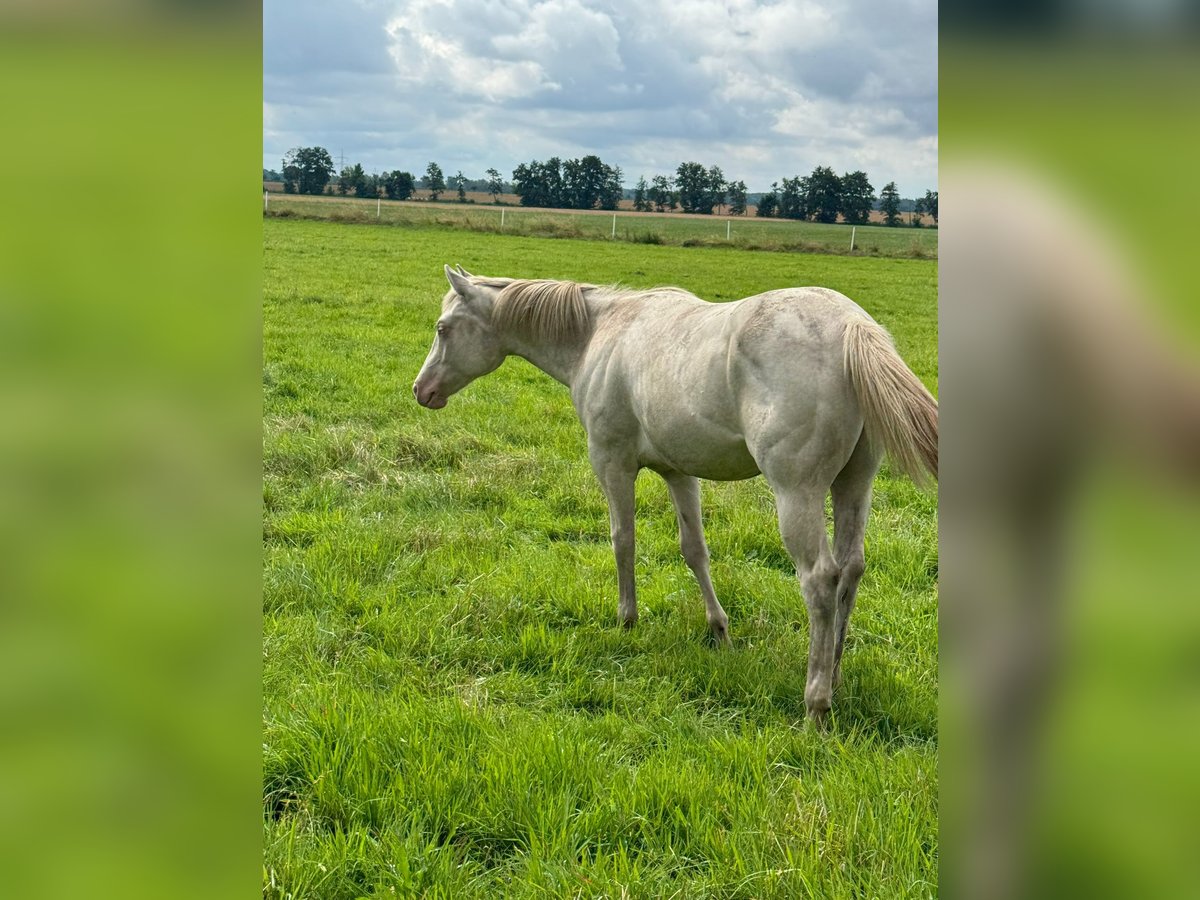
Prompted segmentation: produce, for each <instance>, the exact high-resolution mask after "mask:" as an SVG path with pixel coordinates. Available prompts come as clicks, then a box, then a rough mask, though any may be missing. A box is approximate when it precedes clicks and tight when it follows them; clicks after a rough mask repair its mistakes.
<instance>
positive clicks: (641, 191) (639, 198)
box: [633, 175, 650, 212]
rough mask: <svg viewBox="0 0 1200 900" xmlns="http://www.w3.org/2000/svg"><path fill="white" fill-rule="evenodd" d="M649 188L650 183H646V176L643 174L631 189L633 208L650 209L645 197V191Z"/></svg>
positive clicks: (647, 210) (644, 210)
mask: <svg viewBox="0 0 1200 900" xmlns="http://www.w3.org/2000/svg"><path fill="white" fill-rule="evenodd" d="M649 190H650V185H648V184H646V176H645V175H643V176H642V177H641V178H639V179H638V183H637V185H636V186H635V187H634V189H633V208H634V209H636V210H637V211H638V212H649V211H650V201H649V200H648V199H647V197H646V192H647V191H649Z"/></svg>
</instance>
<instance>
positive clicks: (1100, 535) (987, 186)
mask: <svg viewBox="0 0 1200 900" xmlns="http://www.w3.org/2000/svg"><path fill="white" fill-rule="evenodd" d="M1198 9H1200V7H1198V5H1197V4H1195V3H1190V2H1136V3H1135V2H1116V0H1105V2H1071V3H1049V4H1043V3H1039V4H1024V3H1017V4H1012V3H1006V4H999V3H981V4H967V3H960V4H947V3H943V4H942V5H941V7H940V11H939V15H940V28H939V40H940V53H939V65H940V72H939V85H940V132H941V134H940V141H941V146H940V154H939V181H940V182H941V184H940V196H941V198H942V199H943V200H944V201H945V204H944V208H943V211H942V222H941V224H942V228H941V245H940V259H941V265H940V273H939V288H940V290H939V319H940V341H939V347H940V372H939V379H940V383H941V385H942V392H941V401H942V404H943V407H944V409H943V411H944V412H945V413H946V416H945V417H944V418H943V419H942V459H943V468H942V479H941V482H940V490H939V499H940V518H939V530H940V534H941V587H942V594H941V643H940V645H941V667H940V669H941V681H940V689H941V698H942V737H941V744H940V759H941V775H942V778H941V787H940V791H941V793H940V797H941V810H942V815H941V818H942V827H943V834H944V835H945V839H944V845H943V847H942V849H941V860H942V865H941V868H942V879H941V889H942V892H943V893H944V895H945V896H947V897H972V898H975V897H997V898H1000V897H1005V898H1007V897H1060V898H1061V897H1091V898H1095V897H1134V896H1136V897H1183V896H1197V895H1200V859H1198V858H1197V856H1196V854H1195V852H1194V849H1193V848H1194V846H1195V844H1196V836H1197V834H1200V812H1198V810H1200V767H1198V766H1197V764H1196V760H1197V759H1200V580H1198V579H1197V576H1196V572H1195V566H1194V555H1195V548H1196V547H1198V546H1200V504H1198V500H1200V492H1198V487H1200V368H1198V366H1197V358H1198V354H1200V304H1198V303H1197V300H1198V294H1197V286H1196V244H1197V238H1198V237H1200V230H1198V229H1197V226H1196V224H1195V223H1196V215H1197V209H1198V208H1200V206H1198V203H1200V183H1198V182H1197V179H1196V176H1195V170H1194V168H1195V167H1194V162H1193V161H1194V160H1195V159H1197V158H1200V156H1198V150H1200V105H1198V104H1197V103H1196V97H1197V96H1200V56H1198V55H1197V52H1196V51H1197V49H1200V48H1198V47H1197V40H1196V38H1197V24H1198V22H1200V17H1198V15H1197V13H1198Z"/></svg>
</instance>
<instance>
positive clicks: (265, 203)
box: [263, 190, 271, 210]
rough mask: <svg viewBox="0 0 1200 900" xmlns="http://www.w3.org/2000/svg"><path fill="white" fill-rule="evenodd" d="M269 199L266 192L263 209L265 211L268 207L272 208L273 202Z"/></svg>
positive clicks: (264, 192)
mask: <svg viewBox="0 0 1200 900" xmlns="http://www.w3.org/2000/svg"><path fill="white" fill-rule="evenodd" d="M268 197H269V195H268V194H267V192H266V191H265V190H264V191H263V209H264V210H265V209H267V208H268V207H270V205H271V202H270V200H269V199H268Z"/></svg>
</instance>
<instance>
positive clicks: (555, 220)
mask: <svg viewBox="0 0 1200 900" xmlns="http://www.w3.org/2000/svg"><path fill="white" fill-rule="evenodd" d="M266 207H267V208H266V215H267V216H268V217H281V218H288V217H298V218H311V219H328V220H331V221H338V222H358V223H364V224H365V223H370V224H386V225H396V226H401V227H430V226H440V227H444V228H460V229H467V230H471V231H480V232H486V233H494V234H514V235H518V236H529V237H555V238H577V239H584V240H611V239H612V237H613V214H612V213H610V212H604V211H600V210H575V211H564V210H544V209H531V208H528V207H521V206H508V207H497V206H484V205H478V204H459V203H446V202H441V203H426V202H420V201H396V200H380V201H378V202H376V201H375V200H362V199H357V198H355V197H326V196H321V197H309V196H298V195H295V194H272V195H271V196H270V198H269V200H268V201H267V204H266ZM501 210H503V213H504V221H503V224H501ZM726 222H728V223H729V226H728V229H727V228H726ZM727 231H728V234H729V237H728V238H727V237H726V233H727ZM850 232H851V227H850V226H849V225H841V224H838V225H823V224H821V223H818V222H799V221H795V220H791V219H759V218H756V217H754V216H749V217H725V216H696V215H681V214H658V213H638V212H632V211H628V210H626V211H621V212H618V213H617V228H616V239H617V240H618V241H625V242H630V243H643V244H669V245H677V246H688V247H719V248H722V249H725V248H729V247H731V246H732V247H735V248H738V249H743V250H746V249H749V250H777V251H791V252H805V253H836V254H847V255H855V256H893V257H906V258H913V259H934V258H936V257H937V254H938V232H937V230H936V229H933V228H907V227H899V228H886V227H884V226H882V225H858V226H855V233H854V248H855V249H854V253H853V254H851V251H850V238H851V233H850Z"/></svg>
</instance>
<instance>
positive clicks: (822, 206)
mask: <svg viewBox="0 0 1200 900" xmlns="http://www.w3.org/2000/svg"><path fill="white" fill-rule="evenodd" d="M805 188H806V190H805V196H804V205H805V207H807V212H808V217H809V218H811V219H812V220H813V221H815V222H826V223H829V222H836V221H837V217H838V211H839V208H840V207H841V205H842V180H841V179H840V178H838V177H837V175H835V174H834V172H833V169H831V168H829V166H817V167H816V168H815V169H813V171H812V174H811V175H809V176H808V178H807V179H805Z"/></svg>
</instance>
